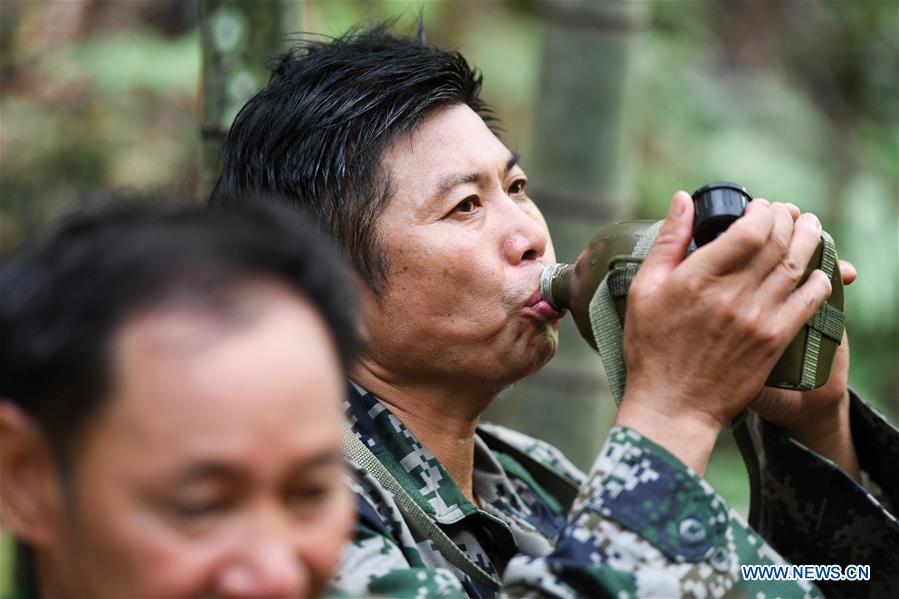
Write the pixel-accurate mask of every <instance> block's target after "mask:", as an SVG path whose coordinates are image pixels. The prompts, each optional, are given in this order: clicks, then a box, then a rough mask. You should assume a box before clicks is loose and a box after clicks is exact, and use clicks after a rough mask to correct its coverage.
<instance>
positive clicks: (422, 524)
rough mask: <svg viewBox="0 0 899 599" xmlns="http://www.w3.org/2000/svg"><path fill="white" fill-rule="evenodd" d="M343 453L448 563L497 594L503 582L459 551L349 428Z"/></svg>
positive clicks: (345, 435)
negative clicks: (369, 476) (390, 497)
mask: <svg viewBox="0 0 899 599" xmlns="http://www.w3.org/2000/svg"><path fill="white" fill-rule="evenodd" d="M343 451H344V454H345V455H346V456H347V457H348V458H350V459H351V460H352V461H354V462H355V463H356V464H358V465H359V466H361V467H362V468H363V469H364V470H365V471H366V472H368V473H369V474H371V475H372V476H373V477H374V478H375V480H377V481H378V482H379V483H381V485H382V486H383V487H384V488H385V489H387V490H388V491H389V492H390V494H391V495H393V498H394V500H395V501H396V504H397V506H398V507H399V508H400V510H401V511H402V512H403V514H405V515H406V517H407V518H409V519H410V520H411V521H412V522H414V523H415V524H416V525H417V526H418V527H419V529H420V530H421V531H422V532H423V533H424V534H425V535H427V537H428V538H429V539H431V541H433V542H434V546H435V547H437V550H438V551H439V552H440V553H441V555H443V557H445V558H446V561H448V562H449V563H451V564H452V565H454V566H455V567H456V568H458V569H459V570H461V571H462V572H465V573H466V574H468V575H469V576H471V578H472V579H474V580H476V581H477V582H479V583H481V584H482V585H484V586H485V587H487V588H489V589H491V590H493V591H498V590H499V588H500V581H499V580H498V579H497V578H495V577H493V576H491V575H490V574H488V573H487V572H485V571H484V570H483V569H482V568H481V567H480V566H478V565H477V564H476V563H474V562H473V561H472V560H471V558H470V557H468V556H467V555H466V554H465V552H463V551H462V550H461V549H459V547H458V546H457V545H456V544H455V543H454V542H453V540H452V539H450V538H449V537H448V536H447V534H446V533H445V532H443V531H442V530H441V529H440V527H439V526H437V524H436V523H434V521H433V520H431V518H430V516H428V514H427V513H426V512H425V511H424V510H423V509H422V508H421V506H420V505H418V504H417V503H415V500H414V499H412V497H411V496H409V493H407V492H406V490H405V489H403V487H402V485H400V483H399V481H397V480H396V478H394V477H393V475H392V474H390V471H389V470H387V468H386V467H385V466H384V464H382V463H381V462H379V461H378V458H376V457H375V454H373V453H372V452H371V450H370V449H369V448H368V447H366V446H365V444H363V443H362V441H361V440H359V437H357V436H356V433H354V432H353V431H352V429H350V428H349V427H345V428H344V431H343Z"/></svg>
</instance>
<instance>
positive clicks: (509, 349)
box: [365, 105, 559, 391]
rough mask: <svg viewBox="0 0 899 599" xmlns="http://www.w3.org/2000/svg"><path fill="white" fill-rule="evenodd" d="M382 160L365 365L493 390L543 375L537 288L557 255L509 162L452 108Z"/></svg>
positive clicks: (547, 334)
mask: <svg viewBox="0 0 899 599" xmlns="http://www.w3.org/2000/svg"><path fill="white" fill-rule="evenodd" d="M383 164H384V167H385V171H386V172H387V173H389V176H390V181H391V183H392V185H393V188H392V191H393V194H392V196H391V198H390V201H389V202H388V204H387V207H386V209H385V211H384V213H383V214H382V216H381V218H380V221H379V224H378V233H379V235H380V236H381V238H382V239H383V240H384V243H385V244H386V247H387V252H388V256H389V259H390V274H389V277H388V285H387V289H386V290H385V292H384V294H383V295H382V297H381V298H380V299H381V301H380V303H377V302H374V301H372V300H371V299H370V298H369V299H368V300H367V301H365V309H366V317H367V320H368V323H369V332H370V335H371V348H372V349H371V352H370V354H369V356H368V358H367V359H368V360H370V361H374V362H377V364H379V365H381V366H382V367H386V368H387V369H388V370H390V371H391V375H392V376H396V377H399V378H401V379H402V380H403V381H405V382H412V383H415V382H420V383H425V384H433V383H439V384H441V385H451V386H461V387H469V388H471V389H480V390H484V389H489V390H492V391H499V390H500V389H501V388H502V387H503V386H505V385H508V384H510V383H512V382H514V381H516V380H518V379H520V378H522V377H524V376H526V375H528V374H530V373H533V372H535V371H536V370H538V369H539V368H540V367H542V366H543V365H544V364H545V363H546V362H547V361H548V360H549V359H550V358H551V357H552V356H553V354H554V352H555V349H556V345H557V339H558V317H559V314H558V313H556V312H555V311H554V310H552V309H551V308H549V306H548V304H546V303H545V302H538V300H539V296H538V295H537V290H538V285H539V277H540V273H541V272H542V270H543V267H544V266H545V265H546V264H548V263H552V262H553V261H554V260H555V255H554V252H553V249H552V246H551V243H550V240H549V234H548V231H547V227H546V222H545V221H544V220H543V217H542V216H541V214H540V211H539V210H538V209H537V207H536V206H535V205H534V203H533V202H532V201H531V200H530V199H529V198H528V197H527V194H526V191H525V185H526V183H527V178H526V176H525V174H524V171H522V169H521V167H520V166H518V164H517V160H516V157H515V155H514V154H513V153H512V152H510V151H509V150H508V149H507V148H506V147H505V146H504V145H503V143H502V142H500V141H499V139H497V138H496V136H495V135H493V133H491V132H490V130H489V129H488V128H487V126H486V125H485V124H484V121H483V120H482V119H481V118H480V117H479V116H478V115H477V114H476V113H475V112H473V111H472V110H471V109H470V108H469V107H468V106H465V105H453V106H449V107H446V108H442V109H438V110H436V111H434V112H432V113H430V114H428V115H427V116H426V118H425V119H424V120H423V121H422V122H421V124H420V125H419V126H418V127H416V128H415V129H414V130H413V131H412V132H410V133H409V134H407V135H404V136H403V137H401V138H399V139H398V140H397V141H396V142H395V143H394V144H393V146H391V148H390V149H389V150H388V151H387V153H386V155H385V160H384V163H383Z"/></svg>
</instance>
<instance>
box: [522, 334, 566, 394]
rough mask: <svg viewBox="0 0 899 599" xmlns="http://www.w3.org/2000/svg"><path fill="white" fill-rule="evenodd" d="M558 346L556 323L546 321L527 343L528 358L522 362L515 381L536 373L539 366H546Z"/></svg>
mask: <svg viewBox="0 0 899 599" xmlns="http://www.w3.org/2000/svg"><path fill="white" fill-rule="evenodd" d="M558 348H559V330H558V323H557V322H555V323H553V322H548V323H546V324H545V328H544V329H543V330H542V331H541V333H540V334H539V335H535V336H534V339H533V340H532V341H531V343H530V344H529V346H528V348H527V349H528V357H529V359H527V360H526V361H525V363H524V364H523V368H522V369H521V373H520V375H519V376H518V377H517V379H516V381H515V382H517V381H518V380H521V379H523V378H525V377H527V376H530V375H532V374H534V373H536V372H537V371H539V370H540V369H541V368H543V367H544V366H546V365H547V364H548V363H549V361H550V360H552V359H553V356H555V355H556V350H557V349H558Z"/></svg>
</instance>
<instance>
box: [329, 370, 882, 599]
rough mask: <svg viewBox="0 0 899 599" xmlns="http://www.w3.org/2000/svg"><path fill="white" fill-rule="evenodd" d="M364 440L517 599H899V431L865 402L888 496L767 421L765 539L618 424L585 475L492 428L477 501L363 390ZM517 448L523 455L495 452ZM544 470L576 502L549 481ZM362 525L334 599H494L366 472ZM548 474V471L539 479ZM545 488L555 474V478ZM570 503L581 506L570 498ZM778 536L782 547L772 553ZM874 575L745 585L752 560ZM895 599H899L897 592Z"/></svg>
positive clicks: (866, 451)
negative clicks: (863, 567)
mask: <svg viewBox="0 0 899 599" xmlns="http://www.w3.org/2000/svg"><path fill="white" fill-rule="evenodd" d="M346 409H347V417H348V420H349V424H350V426H351V427H352V430H353V431H354V432H355V434H356V435H357V436H358V437H359V438H360V439H361V440H362V442H363V443H365V444H366V446H367V447H368V448H369V449H370V450H371V451H372V452H373V453H374V455H375V456H376V457H377V459H378V461H380V462H381V463H382V464H384V465H385V466H386V467H387V469H388V470H389V471H390V472H391V474H393V476H394V477H395V478H396V479H397V480H398V481H399V483H400V484H401V485H402V487H403V488H404V489H405V490H406V491H407V492H408V493H409V494H410V495H411V496H412V497H413V499H414V500H415V502H416V503H417V504H418V505H419V506H420V507H421V508H423V509H424V510H425V512H427V514H428V516H429V517H431V518H432V519H433V521H434V522H436V523H437V524H438V525H439V526H440V528H441V529H442V530H443V531H444V532H445V533H447V535H449V537H450V538H451V539H452V540H453V541H454V542H455V543H456V545H457V546H458V547H460V548H461V549H462V550H463V551H464V552H465V553H466V554H467V555H468V556H469V557H470V558H471V559H472V560H473V561H474V562H476V563H477V564H478V565H479V566H480V567H481V568H482V569H484V570H486V571H487V572H488V573H491V574H493V575H494V576H496V577H498V578H501V579H502V588H501V590H500V591H499V595H501V596H509V597H576V596H581V597H602V596H610V597H622V598H623V597H633V596H643V597H677V596H691V597H707V598H712V597H724V596H728V597H732V596H739V597H754V598H763V597H820V596H821V594H822V592H824V593H826V594H827V595H828V596H831V595H836V596H888V595H889V594H890V593H891V589H892V592H894V593H899V523H897V520H896V518H895V517H894V516H893V515H892V514H891V513H890V512H889V509H888V507H887V506H888V505H890V504H892V505H899V479H897V477H896V470H897V465H899V431H897V430H896V429H895V428H893V427H892V426H891V425H890V424H888V423H887V422H886V421H885V420H884V419H883V418H882V417H880V416H879V415H877V414H876V413H874V412H873V411H872V410H871V409H870V408H868V407H867V406H866V405H865V404H864V403H863V402H861V400H859V399H858V398H857V397H855V396H854V395H853V397H852V408H851V410H852V428H853V435H854V438H855V439H856V449H857V452H858V455H859V459H860V463H861V465H862V468H863V469H864V470H865V476H866V478H869V479H870V480H872V481H873V482H872V483H870V488H871V489H876V490H877V492H879V493H880V495H879V500H878V499H875V498H874V497H873V496H872V495H871V494H870V493H869V492H868V491H866V489H865V488H863V487H862V486H860V485H858V484H857V483H855V482H854V481H853V480H852V479H851V478H850V477H848V476H847V475H846V474H845V473H844V472H843V471H841V470H840V469H838V468H837V467H836V466H835V465H834V464H833V463H831V462H829V461H828V460H826V459H823V458H821V457H820V456H818V455H817V454H814V453H812V452H811V451H809V450H808V449H806V448H805V447H803V446H802V445H800V444H799V443H797V442H795V441H793V440H791V439H790V438H788V437H787V436H786V435H785V434H784V433H783V432H782V431H780V430H778V429H777V428H776V427H774V426H771V425H762V426H761V430H760V433H761V436H762V439H763V441H764V444H763V447H764V451H763V452H762V456H761V458H762V460H763V462H764V463H766V464H767V465H766V466H765V468H764V474H763V505H762V510H761V521H760V529H761V530H760V531H756V530H753V529H752V528H751V527H750V526H749V525H748V524H747V523H746V521H745V520H744V519H743V518H742V517H740V516H739V515H738V514H737V513H735V512H734V510H733V509H731V508H730V507H729V506H728V505H727V504H726V503H725V502H724V500H723V499H721V497H719V496H718V495H717V494H716V493H715V491H714V489H712V488H711V487H710V486H709V484H708V483H707V482H706V481H705V480H703V479H702V478H700V477H699V476H698V475H697V474H696V473H695V472H693V471H692V470H690V469H689V468H688V467H686V466H685V465H684V464H683V463H682V462H680V461H679V460H678V459H677V458H675V457H674V456H672V455H671V454H670V453H668V452H667V451H666V450H665V449H663V448H661V447H659V446H658V445H656V444H654V443H653V442H651V441H649V440H648V439H646V438H644V437H643V436H641V435H640V434H638V433H637V432H635V431H633V430H630V429H627V428H623V427H615V428H613V429H612V430H611V432H610V434H609V437H608V439H607V441H606V444H605V446H604V447H603V449H602V451H601V452H600V455H599V457H598V458H597V460H596V463H595V464H594V466H593V468H592V470H591V471H590V473H589V474H588V475H586V476H585V475H584V474H583V473H582V472H580V471H579V470H578V469H577V468H575V467H574V466H573V465H572V464H571V463H569V462H568V460H566V459H565V457H564V456H563V455H562V454H561V453H560V452H559V451H558V450H556V449H555V448H553V447H551V446H549V445H547V444H546V443H543V442H541V441H538V440H536V439H532V438H530V437H527V436H525V435H522V434H520V433H516V432H514V431H511V430H509V429H505V428H502V427H498V426H493V425H486V424H482V425H481V426H480V427H479V429H478V434H477V436H476V438H475V464H474V481H473V482H474V492H475V494H476V495H477V497H478V500H479V502H480V504H481V508H480V509H479V508H477V507H475V506H474V505H473V504H472V503H471V502H469V501H468V500H466V499H465V498H464V497H463V496H462V493H461V491H460V490H459V488H458V487H457V486H456V485H455V484H454V482H453V481H452V479H451V478H450V477H449V475H448V474H447V472H446V470H445V469H444V468H443V466H441V464H440V463H439V462H438V461H437V460H436V459H435V458H434V456H433V455H432V454H431V453H430V452H429V451H428V450H427V449H426V448H425V447H424V446H423V445H422V444H421V443H420V442H419V441H418V440H417V439H416V438H415V436H414V435H413V434H412V433H411V432H410V431H409V429H407V428H406V427H405V426H404V425H403V423H402V422H400V421H399V420H398V419H397V418H396V417H395V416H394V415H392V414H391V413H390V412H389V411H388V410H387V409H386V408H385V407H384V405H383V404H382V403H381V402H379V401H378V399H377V398H376V397H374V396H373V395H371V394H369V393H367V392H366V391H365V390H364V389H361V388H360V387H358V386H356V385H355V384H351V389H350V398H349V400H348V401H347V405H346ZM491 438H493V439H501V440H502V442H503V443H505V444H506V446H508V447H512V448H515V449H516V450H517V451H503V450H498V449H497V448H496V446H495V443H494V444H493V446H492V447H491V446H490V445H489V444H488V440H489V439H491ZM528 462H534V463H538V464H539V465H541V467H542V468H548V469H549V470H551V471H552V472H554V473H555V474H556V476H557V478H558V479H559V480H561V481H563V482H564V483H565V484H567V485H568V486H569V488H570V489H571V490H572V493H571V494H570V497H574V496H575V495H576V499H575V500H574V502H573V505H571V506H570V509H569V506H568V505H566V503H567V501H566V500H564V499H560V497H558V493H556V494H555V495H554V494H553V493H551V492H549V491H548V490H547V488H546V486H545V485H543V484H540V483H538V482H537V478H540V477H538V476H535V469H534V467H533V464H529V463H528ZM350 465H351V468H352V470H353V483H352V485H353V489H354V492H355V493H356V495H357V497H358V505H359V521H358V524H357V526H356V530H355V536H354V539H353V541H352V543H351V544H350V545H348V547H347V549H346V550H345V553H344V556H343V559H342V562H341V565H340V568H339V570H338V573H337V575H336V577H335V579H334V581H333V583H332V589H333V590H335V591H338V592H341V593H346V594H351V595H352V594H375V595H384V596H391V597H425V596H427V597H438V596H439V597H466V596H471V597H489V596H493V595H494V593H493V592H492V591H490V589H488V588H486V587H484V586H483V585H481V584H479V583H478V582H476V581H475V580H473V579H472V578H471V577H469V576H468V575H466V574H465V573H464V572H462V571H461V570H459V569H457V568H455V567H454V566H452V565H451V564H450V563H449V562H448V561H447V560H446V559H445V558H444V557H443V556H442V555H441V554H440V552H439V551H438V550H437V549H436V547H435V545H434V543H433V542H432V541H431V540H430V539H429V538H428V537H427V536H426V535H424V534H423V533H421V532H420V531H419V530H418V527H416V526H415V525H414V524H413V523H410V522H407V521H406V520H405V518H404V517H403V515H402V514H401V512H400V510H399V509H398V507H397V503H396V501H395V500H394V498H393V496H391V494H390V493H389V492H388V491H386V490H385V488H384V487H382V486H381V485H380V484H379V483H378V482H377V481H376V480H375V479H374V478H373V477H372V476H371V475H370V474H369V473H368V472H366V471H365V470H364V469H362V468H360V467H359V466H358V464H355V463H353V462H350ZM538 474H539V473H538ZM541 480H543V479H541ZM570 497H569V498H570ZM766 539H767V542H766ZM787 560H790V562H792V563H796V564H818V563H821V564H830V563H837V564H842V565H845V564H868V565H870V566H871V576H872V581H871V582H867V583H849V582H840V583H832V582H831V583H828V582H824V581H818V582H817V583H812V582H807V581H800V582H795V581H785V582H771V581H757V582H756V581H748V580H743V579H742V577H741V572H740V565H741V564H786V563H790V562H788V561H787ZM892 596H893V597H896V596H899V594H893V595H892Z"/></svg>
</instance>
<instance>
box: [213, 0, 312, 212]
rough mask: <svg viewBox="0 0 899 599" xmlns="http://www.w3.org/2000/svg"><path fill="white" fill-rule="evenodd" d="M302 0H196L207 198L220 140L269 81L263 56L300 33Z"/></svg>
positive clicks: (215, 171) (279, 49) (216, 168)
mask: <svg viewBox="0 0 899 599" xmlns="http://www.w3.org/2000/svg"><path fill="white" fill-rule="evenodd" d="M302 8H303V1H302V0H266V1H265V2H261V1H259V0H200V30H201V33H202V43H203V89H202V103H203V109H202V129H201V135H202V141H203V143H202V152H203V161H202V170H203V176H202V187H203V189H202V190H201V194H202V195H201V197H202V198H204V199H205V198H206V197H208V195H209V193H210V192H211V191H212V186H213V185H214V184H215V180H216V178H217V177H218V174H219V169H220V163H219V159H220V153H221V144H222V141H223V140H224V138H225V135H226V134H227V132H228V129H229V128H230V127H231V122H232V121H233V120H234V117H235V116H236V115H237V112H238V111H239V110H240V108H241V107H242V106H243V105H244V103H246V101H247V100H249V99H250V98H251V97H252V96H253V94H255V93H256V92H257V91H258V90H259V89H261V88H262V87H263V86H264V85H265V83H266V82H267V81H268V75H269V71H268V68H267V66H266V63H267V62H268V60H269V59H270V58H271V57H273V56H275V55H277V54H279V53H281V52H283V51H285V50H286V49H287V48H288V46H289V42H288V34H291V33H296V32H299V31H302V28H303V27H302V25H303V23H302V20H303V19H302V15H303V10H302Z"/></svg>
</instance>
